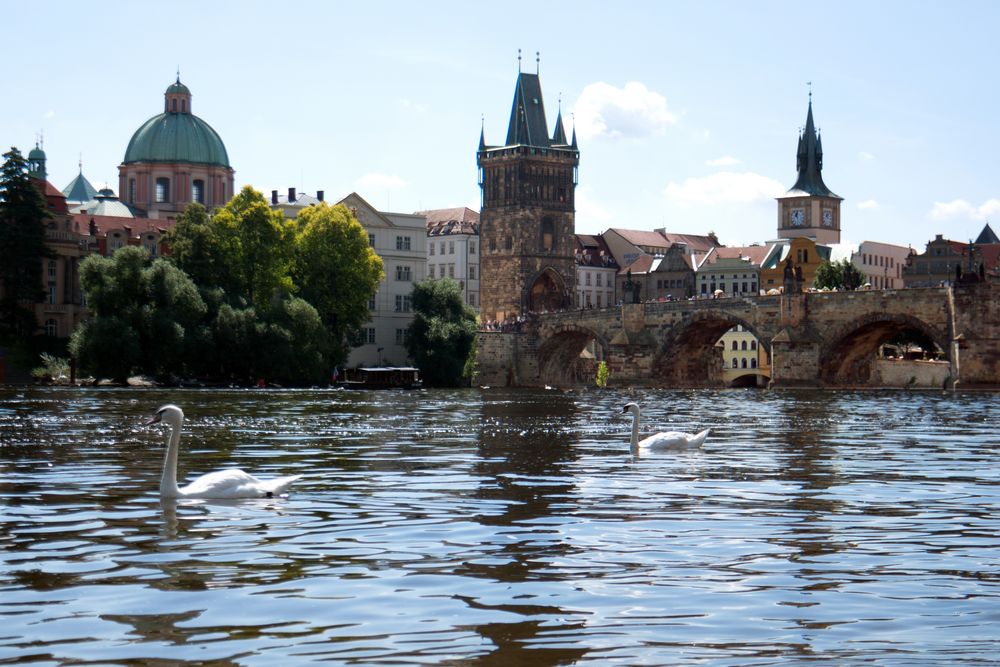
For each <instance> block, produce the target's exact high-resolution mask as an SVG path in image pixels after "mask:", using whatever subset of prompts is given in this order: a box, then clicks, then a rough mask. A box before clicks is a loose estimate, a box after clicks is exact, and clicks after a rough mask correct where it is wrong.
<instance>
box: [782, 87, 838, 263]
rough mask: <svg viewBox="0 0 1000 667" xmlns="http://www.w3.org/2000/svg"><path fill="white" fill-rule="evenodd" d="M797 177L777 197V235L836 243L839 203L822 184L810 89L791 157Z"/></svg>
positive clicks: (820, 151) (819, 141) (820, 149)
mask: <svg viewBox="0 0 1000 667" xmlns="http://www.w3.org/2000/svg"><path fill="white" fill-rule="evenodd" d="M795 162H796V165H795V168H796V170H797V171H798V179H797V180H796V181H795V185H793V186H792V188H791V189H790V190H789V191H788V192H786V193H785V194H783V195H782V196H780V197H778V238H782V239H791V238H797V237H803V236H804V237H807V238H811V239H813V240H815V241H816V243H819V244H821V245H832V244H835V243H840V203H841V202H842V201H843V200H844V199H843V197H840V196H838V195H836V194H834V193H833V192H831V191H830V189H829V188H828V187H826V184H825V183H823V174H822V171H823V140H822V138H821V137H820V135H819V132H818V131H817V130H816V127H815V125H814V124H813V111H812V91H810V92H809V111H808V113H807V114H806V126H805V129H803V130H802V132H801V133H800V134H799V147H798V151H797V152H796V157H795Z"/></svg>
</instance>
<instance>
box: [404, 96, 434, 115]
mask: <svg viewBox="0 0 1000 667" xmlns="http://www.w3.org/2000/svg"><path fill="white" fill-rule="evenodd" d="M396 105H397V106H399V108H400V109H403V110H404V111H412V112H414V113H418V114H423V113H427V111H428V110H429V109H430V107H428V106H427V105H426V104H423V103H420V102H414V101H413V100H408V99H406V98H404V97H397V98H396Z"/></svg>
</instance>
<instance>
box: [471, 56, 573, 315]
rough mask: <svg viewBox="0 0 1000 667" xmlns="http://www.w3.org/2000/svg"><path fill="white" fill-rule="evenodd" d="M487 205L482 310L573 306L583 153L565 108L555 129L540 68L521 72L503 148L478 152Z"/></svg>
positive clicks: (503, 311)
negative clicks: (565, 121)
mask: <svg viewBox="0 0 1000 667" xmlns="http://www.w3.org/2000/svg"><path fill="white" fill-rule="evenodd" d="M476 161H477V164H478V166H479V185H480V188H481V190H482V206H481V211H480V242H481V249H480V265H481V268H482V275H481V277H480V302H481V303H480V313H481V315H482V318H483V319H484V320H486V321H497V322H503V321H504V320H508V319H512V318H516V317H518V316H521V315H524V314H525V313H528V312H544V311H552V310H560V309H563V308H569V307H571V306H572V304H573V300H574V291H575V281H576V259H575V250H576V237H575V235H574V216H575V211H576V208H575V191H576V184H577V167H578V165H579V163H580V152H579V150H578V148H577V144H576V132H575V131H574V133H573V139H572V141H567V140H566V132H565V129H564V127H563V122H562V114H561V113H560V114H559V115H558V117H557V118H556V125H555V131H554V132H553V134H552V136H551V137H550V136H549V135H548V125H547V123H546V120H545V105H544V103H543V102H542V89H541V84H540V83H539V78H538V75H537V74H528V73H525V72H520V73H519V74H518V77H517V84H516V86H515V89H514V103H513V106H512V108H511V113H510V122H509V124H508V128H507V140H506V142H505V143H504V145H502V146H488V145H487V144H486V136H485V129H484V130H483V131H482V132H481V133H480V136H479V151H478V153H477V160H476Z"/></svg>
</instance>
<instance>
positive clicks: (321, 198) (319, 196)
mask: <svg viewBox="0 0 1000 667" xmlns="http://www.w3.org/2000/svg"><path fill="white" fill-rule="evenodd" d="M316 199H318V200H320V201H323V191H322V190H317V191H316Z"/></svg>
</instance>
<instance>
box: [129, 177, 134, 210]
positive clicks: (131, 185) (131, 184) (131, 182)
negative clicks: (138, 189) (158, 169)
mask: <svg viewBox="0 0 1000 667" xmlns="http://www.w3.org/2000/svg"><path fill="white" fill-rule="evenodd" d="M128 203H130V204H134V203H135V179H134V178H130V179H128Z"/></svg>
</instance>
